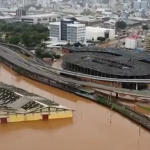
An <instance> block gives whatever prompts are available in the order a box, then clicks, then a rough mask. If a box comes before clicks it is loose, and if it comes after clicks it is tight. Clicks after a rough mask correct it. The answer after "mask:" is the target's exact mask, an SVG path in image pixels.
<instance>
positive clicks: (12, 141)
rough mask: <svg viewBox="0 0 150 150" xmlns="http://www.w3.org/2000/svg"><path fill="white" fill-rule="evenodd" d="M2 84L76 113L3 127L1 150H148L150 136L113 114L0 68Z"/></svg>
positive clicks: (105, 109) (73, 96)
mask: <svg viewBox="0 0 150 150" xmlns="http://www.w3.org/2000/svg"><path fill="white" fill-rule="evenodd" d="M0 81H3V82H5V83H7V84H11V85H14V86H16V87H20V88H22V89H25V90H27V91H29V92H33V93H35V94H38V95H41V96H43V97H46V98H49V99H52V100H54V101H56V102H58V103H60V104H62V105H64V106H67V107H70V108H72V109H73V110H74V118H73V119H64V120H49V121H45V122H43V121H38V122H24V123H10V124H0V149H1V150H50V149H53V150H100V149H102V150H149V149H150V142H149V141H150V134H149V132H147V131H146V130H144V129H142V128H140V127H139V126H137V125H136V124H134V123H132V122H131V121H129V120H127V119H126V118H124V117H122V116H120V115H119V114H117V113H114V112H113V111H111V110H109V109H107V108H105V107H102V106H100V105H98V104H95V103H93V102H91V101H89V100H86V99H83V98H81V97H78V96H75V95H73V94H70V93H68V92H64V91H61V90H59V89H56V88H53V87H50V86H46V85H44V84H41V83H38V82H36V81H32V80H30V79H27V78H25V77H22V76H19V75H17V74H16V73H14V72H12V71H11V70H10V69H9V68H8V67H6V66H4V65H1V67H0Z"/></svg>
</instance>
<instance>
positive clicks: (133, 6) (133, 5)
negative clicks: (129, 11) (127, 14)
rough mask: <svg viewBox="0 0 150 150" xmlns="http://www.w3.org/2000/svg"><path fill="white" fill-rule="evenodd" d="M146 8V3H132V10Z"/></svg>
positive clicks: (139, 0) (139, 1)
mask: <svg viewBox="0 0 150 150" xmlns="http://www.w3.org/2000/svg"><path fill="white" fill-rule="evenodd" d="M147 7H148V2H147V1H141V0H138V1H133V2H132V8H133V9H147Z"/></svg>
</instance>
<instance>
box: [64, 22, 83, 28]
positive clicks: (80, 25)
mask: <svg viewBox="0 0 150 150" xmlns="http://www.w3.org/2000/svg"><path fill="white" fill-rule="evenodd" d="M67 26H70V27H85V24H80V23H74V24H67Z"/></svg>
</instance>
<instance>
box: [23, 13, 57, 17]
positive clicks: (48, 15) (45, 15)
mask: <svg viewBox="0 0 150 150" xmlns="http://www.w3.org/2000/svg"><path fill="white" fill-rule="evenodd" d="M50 16H58V14H54V13H49V14H36V15H27V16H22V18H38V17H50Z"/></svg>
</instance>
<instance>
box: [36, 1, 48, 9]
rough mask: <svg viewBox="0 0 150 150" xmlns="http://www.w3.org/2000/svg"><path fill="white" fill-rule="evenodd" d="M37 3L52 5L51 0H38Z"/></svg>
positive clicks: (45, 6)
mask: <svg viewBox="0 0 150 150" xmlns="http://www.w3.org/2000/svg"><path fill="white" fill-rule="evenodd" d="M37 4H38V5H41V6H42V7H44V8H47V7H50V0H37Z"/></svg>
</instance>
